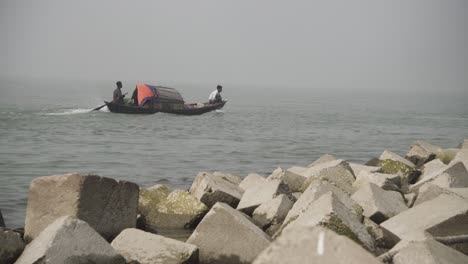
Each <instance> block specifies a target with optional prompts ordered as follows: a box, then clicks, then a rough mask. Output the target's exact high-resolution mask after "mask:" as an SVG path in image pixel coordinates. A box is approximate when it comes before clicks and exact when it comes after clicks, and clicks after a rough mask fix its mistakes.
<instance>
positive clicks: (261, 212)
mask: <svg viewBox="0 0 468 264" xmlns="http://www.w3.org/2000/svg"><path fill="white" fill-rule="evenodd" d="M293 205H294V203H293V202H292V201H291V200H289V198H288V196H286V195H284V194H280V195H278V196H277V197H276V198H273V199H272V200H270V201H267V202H265V203H263V204H261V205H260V206H259V207H257V209H255V211H254V212H253V214H252V220H253V222H254V223H255V224H256V225H257V226H259V227H260V228H262V229H263V230H266V229H269V228H270V227H271V226H278V225H281V224H282V223H283V221H284V219H285V218H286V215H287V214H288V212H289V210H291V208H292V206H293ZM278 228H279V227H278ZM278 228H277V227H273V228H272V229H270V232H269V231H268V230H267V232H266V233H267V234H269V235H273V234H274V232H273V233H272V231H276V230H277V229H278Z"/></svg>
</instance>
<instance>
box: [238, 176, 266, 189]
mask: <svg viewBox="0 0 468 264" xmlns="http://www.w3.org/2000/svg"><path fill="white" fill-rule="evenodd" d="M265 181H266V179H265V177H262V176H260V175H258V174H256V173H251V174H249V175H247V176H246V177H245V178H244V179H243V180H242V182H241V183H240V184H239V187H240V188H241V189H242V190H244V191H245V190H247V189H249V188H253V187H256V186H258V185H262V184H263V183H264V182H265Z"/></svg>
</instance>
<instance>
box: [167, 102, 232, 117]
mask: <svg viewBox="0 0 468 264" xmlns="http://www.w3.org/2000/svg"><path fill="white" fill-rule="evenodd" d="M226 102H227V101H222V102H219V103H214V104H210V103H196V104H184V107H183V108H181V109H177V108H164V107H161V108H160V109H159V112H162V113H170V114H176V115H201V114H204V113H208V112H211V111H214V110H218V109H221V108H223V107H224V105H225V104H226Z"/></svg>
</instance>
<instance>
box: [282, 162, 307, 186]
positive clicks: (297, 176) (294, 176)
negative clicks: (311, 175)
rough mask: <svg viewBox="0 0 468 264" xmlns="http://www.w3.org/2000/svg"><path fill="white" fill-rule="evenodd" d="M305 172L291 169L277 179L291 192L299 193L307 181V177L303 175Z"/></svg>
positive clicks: (297, 168)
mask: <svg viewBox="0 0 468 264" xmlns="http://www.w3.org/2000/svg"><path fill="white" fill-rule="evenodd" d="M305 170H307V168H304V167H291V168H289V169H287V170H286V171H285V172H284V174H283V175H282V176H281V177H279V179H280V180H281V181H282V182H284V183H285V184H287V185H288V187H289V190H290V191H291V192H299V191H300V190H301V187H302V184H304V182H305V181H306V180H307V179H308V176H307V175H304V174H303V172H304V171H305Z"/></svg>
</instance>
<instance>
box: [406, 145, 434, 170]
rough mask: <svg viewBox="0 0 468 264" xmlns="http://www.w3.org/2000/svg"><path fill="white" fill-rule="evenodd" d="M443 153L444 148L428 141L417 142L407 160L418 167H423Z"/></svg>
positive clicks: (407, 154)
mask: <svg viewBox="0 0 468 264" xmlns="http://www.w3.org/2000/svg"><path fill="white" fill-rule="evenodd" d="M440 151H442V148H441V147H439V146H436V145H433V144H431V143H429V142H426V141H416V142H415V143H414V144H413V145H411V148H410V150H409V151H408V153H406V156H405V158H406V159H408V160H409V161H411V162H412V163H413V164H416V166H418V167H419V166H422V165H423V164H424V163H426V162H428V161H430V160H432V159H434V158H435V157H436V155H437V154H438V153H439V152H440Z"/></svg>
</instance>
